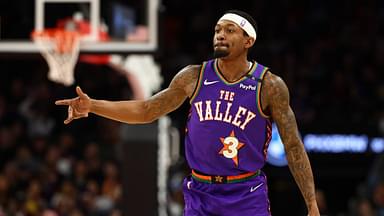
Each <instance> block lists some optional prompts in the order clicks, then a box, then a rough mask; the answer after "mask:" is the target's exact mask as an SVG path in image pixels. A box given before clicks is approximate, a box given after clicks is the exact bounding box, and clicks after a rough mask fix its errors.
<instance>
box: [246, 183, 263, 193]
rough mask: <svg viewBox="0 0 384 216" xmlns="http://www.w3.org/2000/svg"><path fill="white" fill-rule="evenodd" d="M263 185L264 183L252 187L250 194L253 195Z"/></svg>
mask: <svg viewBox="0 0 384 216" xmlns="http://www.w3.org/2000/svg"><path fill="white" fill-rule="evenodd" d="M261 185H263V183H260V184H258V185H256V186H254V187H251V190H249V192H251V193H252V192H253V191H255V190H257V188H259V187H261Z"/></svg>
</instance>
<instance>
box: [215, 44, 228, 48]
mask: <svg viewBox="0 0 384 216" xmlns="http://www.w3.org/2000/svg"><path fill="white" fill-rule="evenodd" d="M223 47H224V48H228V47H229V46H228V44H226V43H216V44H215V45H214V48H223Z"/></svg>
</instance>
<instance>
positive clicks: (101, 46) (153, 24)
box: [0, 0, 159, 53]
mask: <svg viewBox="0 0 384 216" xmlns="http://www.w3.org/2000/svg"><path fill="white" fill-rule="evenodd" d="M0 6H1V7H0V8H1V14H0V53H38V52H39V49H38V48H37V46H36V45H35V44H34V43H33V41H32V40H31V37H30V35H31V32H32V31H39V30H42V29H45V28H53V27H56V26H57V25H60V24H61V25H63V24H64V25H68V23H66V22H67V21H70V22H69V23H72V24H73V23H75V24H76V25H78V23H80V25H81V26H82V28H83V30H84V29H85V30H84V31H86V32H87V33H86V34H87V35H86V36H85V37H83V40H82V42H81V44H80V51H81V52H91V53H118V52H123V53H124V52H154V51H155V50H156V49H157V47H158V7H159V0H130V1H123V0H35V1H29V0H13V1H5V2H1V3H0ZM73 21H74V22H73ZM101 33H104V36H101V35H102V34H101ZM105 35H106V36H105Z"/></svg>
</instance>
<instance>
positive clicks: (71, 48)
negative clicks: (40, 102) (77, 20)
mask: <svg viewBox="0 0 384 216" xmlns="http://www.w3.org/2000/svg"><path fill="white" fill-rule="evenodd" d="M32 38H33V41H34V42H35V44H36V45H37V47H38V48H39V50H40V53H41V54H42V56H43V57H44V58H45V60H46V61H47V63H48V66H49V73H48V79H49V80H51V81H53V82H57V83H61V84H63V85H65V86H70V85H72V84H73V83H74V81H75V78H74V68H75V65H76V62H77V59H78V56H79V46H80V34H79V33H78V32H76V31H68V30H64V29H61V28H52V29H44V30H43V31H34V32H32Z"/></svg>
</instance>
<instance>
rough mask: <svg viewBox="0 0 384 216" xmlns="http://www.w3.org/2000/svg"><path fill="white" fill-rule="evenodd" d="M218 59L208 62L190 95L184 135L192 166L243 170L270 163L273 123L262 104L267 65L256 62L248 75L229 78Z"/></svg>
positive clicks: (226, 172)
mask: <svg viewBox="0 0 384 216" xmlns="http://www.w3.org/2000/svg"><path fill="white" fill-rule="evenodd" d="M217 64H218V61H217V60H210V61H208V62H204V63H203V65H202V69H201V71H200V76H199V79H198V84H197V86H196V89H195V92H194V94H193V96H192V97H191V100H190V103H191V113H190V116H189V119H188V123H187V132H186V137H185V149H186V158H187V161H188V164H189V166H190V167H191V168H192V169H195V170H198V171H201V172H203V173H207V174H216V175H239V174H241V173H245V172H254V171H256V170H259V169H261V168H262V167H263V166H264V164H265V159H266V158H265V157H266V149H267V146H268V143H269V140H270V137H271V124H270V120H269V118H268V116H266V115H265V114H264V113H263V112H262V109H261V105H260V88H261V80H262V79H263V76H264V74H265V73H266V71H267V70H268V68H267V67H264V66H263V65H261V64H258V63H256V62H254V63H253V66H252V67H251V69H250V70H249V72H248V73H247V75H246V76H244V77H242V78H240V79H239V80H238V81H235V82H228V81H226V80H225V78H224V77H223V75H222V74H221V73H220V71H219V69H218V67H217Z"/></svg>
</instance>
